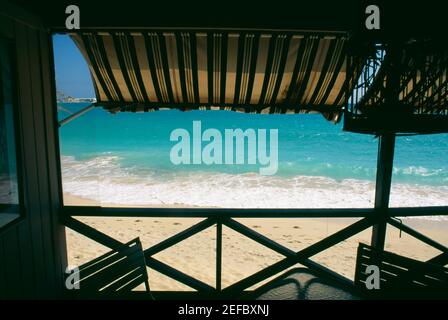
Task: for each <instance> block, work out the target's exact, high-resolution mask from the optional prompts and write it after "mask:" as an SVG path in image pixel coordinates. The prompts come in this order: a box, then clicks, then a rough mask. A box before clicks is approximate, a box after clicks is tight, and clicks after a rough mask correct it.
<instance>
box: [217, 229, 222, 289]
mask: <svg viewBox="0 0 448 320" xmlns="http://www.w3.org/2000/svg"><path fill="white" fill-rule="evenodd" d="M221 275H222V223H221V220H218V222H217V223H216V291H218V292H221V289H222V286H221Z"/></svg>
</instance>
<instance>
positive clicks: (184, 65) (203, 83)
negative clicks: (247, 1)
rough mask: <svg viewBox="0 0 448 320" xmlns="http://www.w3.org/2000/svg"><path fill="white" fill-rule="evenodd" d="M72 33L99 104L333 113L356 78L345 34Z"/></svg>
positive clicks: (116, 108) (132, 107)
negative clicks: (349, 63)
mask: <svg viewBox="0 0 448 320" xmlns="http://www.w3.org/2000/svg"><path fill="white" fill-rule="evenodd" d="M73 39H74V40H75V42H76V43H77V45H78V47H79V48H80V50H81V52H82V53H83V55H84V56H85V58H86V61H87V62H88V64H89V70H90V72H91V73H92V78H93V81H94V82H95V86H96V89H95V90H96V94H97V101H98V104H99V105H102V106H103V107H104V108H106V109H108V110H110V111H112V112H117V111H126V110H129V111H133V110H141V109H144V110H152V109H158V108H167V107H168V108H180V109H182V110H189V109H195V108H206V109H225V110H235V111H243V112H262V113H291V112H293V113H297V112H310V111H316V112H322V110H325V107H328V112H325V113H328V114H329V115H333V116H334V117H335V118H334V119H336V118H338V117H337V113H338V112H340V111H341V108H342V107H343V106H344V105H345V104H346V103H347V97H346V94H345V92H347V91H351V88H347V87H346V85H350V86H351V85H353V83H354V82H353V81H351V82H348V81H347V79H346V78H347V74H346V70H345V66H346V64H347V63H346V61H347V59H348V54H347V38H346V36H345V35H343V34H336V35H334V36H332V37H327V36H325V34H322V35H320V34H317V35H316V34H315V33H314V34H307V33H300V32H296V33H292V32H283V33H282V32H275V33H270V32H260V31H249V30H246V31H242V32H235V31H232V32H230V33H229V32H228V31H209V32H202V31H194V30H187V31H173V30H171V31H169V32H164V31H139V32H134V31H133V32H132V33H130V32H105V33H98V32H84V33H82V34H81V35H73ZM358 70H359V69H358V68H353V71H358ZM434 92H435V91H434ZM137 105H141V106H140V107H138V108H137V107H136V106H137Z"/></svg>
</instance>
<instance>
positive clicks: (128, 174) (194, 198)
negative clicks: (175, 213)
mask: <svg viewBox="0 0 448 320" xmlns="http://www.w3.org/2000/svg"><path fill="white" fill-rule="evenodd" d="M62 167H63V170H62V174H63V187H64V192H67V193H70V194H73V195H77V196H80V197H84V198H88V199H92V200H95V201H98V202H100V203H104V204H112V205H114V204H121V205H123V204H125V205H159V204H163V205H170V204H171V205H175V204H183V205H186V206H203V207H229V208H350V207H352V208H361V207H373V199H374V183H373V182H371V181H367V180H356V179H344V180H340V181H336V180H334V179H331V178H328V177H317V176H316V177H313V176H293V177H277V176H262V175H259V174H256V173H245V174H227V173H216V172H178V173H170V175H164V176H163V178H162V177H161V176H160V175H158V174H155V173H153V174H147V173H145V174H144V175H141V174H136V170H133V168H123V167H121V166H120V164H119V158H118V157H116V156H112V155H105V156H101V157H96V158H93V159H91V160H85V161H78V160H75V159H74V158H73V157H63V158H62ZM447 196H448V187H445V186H443V187H434V186H420V185H410V184H409V185H408V184H394V185H393V188H392V190H391V206H402V207H403V206H441V205H448V200H447V199H448V198H447Z"/></svg>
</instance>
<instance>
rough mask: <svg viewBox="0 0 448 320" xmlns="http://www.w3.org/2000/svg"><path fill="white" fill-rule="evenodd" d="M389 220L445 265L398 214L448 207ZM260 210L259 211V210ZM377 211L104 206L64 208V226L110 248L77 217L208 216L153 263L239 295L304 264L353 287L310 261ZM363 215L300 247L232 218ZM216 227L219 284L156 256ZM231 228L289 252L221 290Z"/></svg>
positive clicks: (446, 254) (447, 254) (445, 258)
mask: <svg viewBox="0 0 448 320" xmlns="http://www.w3.org/2000/svg"><path fill="white" fill-rule="evenodd" d="M388 212H389V214H388V217H387V223H389V224H390V225H392V226H394V227H396V228H398V229H400V230H402V231H403V232H405V233H408V234H409V235H411V236H413V237H414V238H416V239H418V240H420V241H422V242H424V243H426V244H428V245H430V246H432V247H434V248H436V249H438V250H439V251H441V252H442V253H441V254H440V255H438V256H436V257H434V258H432V259H430V260H428V262H432V263H438V264H441V265H445V264H448V248H447V247H446V246H444V245H442V244H440V243H438V242H436V241H434V240H433V239H431V238H429V237H427V236H425V235H423V234H421V233H419V232H418V231H416V230H414V229H412V228H410V227H408V226H406V225H405V224H403V223H401V222H399V221H398V220H397V219H395V218H394V217H395V216H400V217H404V216H419V215H441V214H447V213H448V208H447V207H427V208H423V207H422V208H390V209H389V210H388ZM257 213H258V214H257ZM375 213H376V212H375V210H374V209H309V210H306V209H304V210H294V209H280V210H275V209H248V210H247V209H244V210H237V209H181V210H179V209H136V208H129V209H128V208H99V207H65V208H64V212H63V219H64V224H65V225H66V226H67V227H69V228H71V229H73V230H74V231H76V232H78V233H80V234H82V235H84V236H86V237H88V238H90V239H92V240H94V241H96V242H98V243H100V244H102V245H104V246H106V247H109V248H111V249H114V248H117V247H118V246H120V245H122V243H121V242H120V241H118V240H116V239H114V238H112V237H110V236H108V235H106V234H104V233H102V232H100V231H99V230H97V229H95V228H93V227H91V226H89V225H87V224H85V223H82V222H81V221H79V220H77V219H75V218H73V216H124V217H159V218H161V217H179V218H182V217H197V218H201V217H202V218H206V219H205V220H202V221H200V222H199V223H197V224H195V225H193V226H191V227H189V228H187V229H185V230H183V231H181V232H179V233H177V234H175V235H173V236H171V237H169V238H167V239H165V240H163V241H161V242H159V243H157V244H155V245H153V246H152V247H150V248H147V249H145V250H144V253H145V258H146V263H147V265H148V267H150V268H152V269H154V270H155V271H158V272H160V273H162V274H164V275H165V276H168V277H170V278H172V279H174V280H176V281H178V282H180V283H183V284H185V285H187V286H189V287H191V288H192V289H195V290H197V291H198V292H203V293H211V294H216V295H217V296H232V297H235V296H239V295H242V294H243V293H244V291H245V290H246V289H248V288H250V287H252V286H253V285H256V284H258V283H260V282H262V281H264V280H266V279H268V278H270V277H272V276H274V275H276V274H278V273H280V272H282V271H284V270H286V269H288V268H289V267H292V266H294V265H295V264H298V263H300V264H302V265H304V266H305V267H308V268H310V269H311V270H314V271H316V272H319V273H320V274H322V275H324V276H327V277H330V278H332V279H334V280H336V281H338V282H339V283H341V284H344V285H348V286H352V285H353V282H352V281H351V280H349V279H347V278H345V277H344V276H342V275H340V274H338V273H336V272H334V271H333V270H331V269H328V268H327V267H325V266H323V265H321V264H319V263H317V262H315V261H313V260H311V257H313V256H314V255H316V254H318V253H320V252H322V251H324V250H326V249H328V248H330V247H332V246H334V245H336V244H338V243H340V242H342V241H344V240H346V239H348V238H350V237H351V236H353V235H355V234H357V233H359V232H361V231H363V230H365V229H367V228H369V227H371V226H373V225H375V224H377V223H378V220H379V219H381V216H380V215H378V214H375ZM238 217H239V218H241V217H246V218H247V217H251V218H260V217H264V218H272V217H275V218H279V217H283V218H292V217H296V218H330V217H331V218H354V217H356V218H362V219H361V220H359V221H357V222H355V223H352V224H350V225H349V226H347V227H345V228H343V229H341V230H339V231H338V232H336V233H334V234H332V235H330V236H328V237H326V238H323V239H321V240H319V241H318V242H316V243H314V244H312V245H310V246H308V247H306V248H304V249H302V250H300V251H297V252H296V251H294V250H291V249H289V248H287V247H285V246H283V245H281V244H279V243H277V242H276V241H273V240H272V239H270V238H268V237H266V236H264V235H262V234H260V233H258V232H256V231H254V230H253V229H251V228H248V227H247V226H245V225H243V224H241V223H240V222H238V221H236V220H234V219H233V218H238ZM214 225H216V277H215V280H216V283H215V287H212V286H210V285H209V284H207V283H204V282H202V281H200V280H198V279H196V278H194V277H192V276H190V275H187V274H185V273H183V272H182V271H180V270H178V269H176V268H174V267H172V266H170V265H167V264H166V263H164V262H162V261H160V260H158V259H156V258H154V255H156V254H157V253H160V252H162V251H164V250H166V249H168V248H170V247H172V246H174V245H176V244H178V243H180V242H182V241H184V240H186V239H188V238H190V237H191V236H193V235H195V234H197V233H199V232H201V231H203V230H205V229H208V228H210V227H212V226H214ZM223 225H224V226H226V227H228V228H230V229H232V230H234V231H236V232H238V233H239V234H241V235H243V236H245V237H247V238H249V239H252V240H253V241H256V242H257V243H259V244H261V245H263V246H265V247H267V248H269V249H271V250H273V251H275V252H277V253H279V254H281V255H282V256H284V258H283V259H281V260H280V261H278V262H276V263H274V264H272V265H270V266H268V267H266V268H264V269H262V270H260V271H258V272H256V273H254V274H252V275H250V276H248V277H246V278H244V279H241V280H239V281H237V282H235V283H233V284H232V285H230V286H228V287H226V288H224V289H222V281H221V279H222V226H223Z"/></svg>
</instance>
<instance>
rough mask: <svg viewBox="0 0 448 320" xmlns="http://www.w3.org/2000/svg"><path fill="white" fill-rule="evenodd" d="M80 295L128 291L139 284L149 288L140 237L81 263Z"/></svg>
mask: <svg viewBox="0 0 448 320" xmlns="http://www.w3.org/2000/svg"><path fill="white" fill-rule="evenodd" d="M79 278H80V280H79V288H80V290H79V291H80V292H79V293H80V294H81V295H94V294H99V293H107V294H111V293H124V292H129V291H131V290H132V289H134V288H136V287H137V286H139V285H140V284H144V285H145V289H146V291H148V292H149V285H148V273H147V269H146V261H145V257H144V254H143V250H142V245H141V243H140V240H139V239H138V238H136V239H134V240H132V241H130V242H128V243H126V244H124V245H123V246H122V247H120V248H117V249H116V250H112V251H110V252H107V253H105V254H104V255H102V256H100V257H98V258H96V259H94V260H92V261H89V262H87V263H85V264H84V265H82V266H80V267H79Z"/></svg>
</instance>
